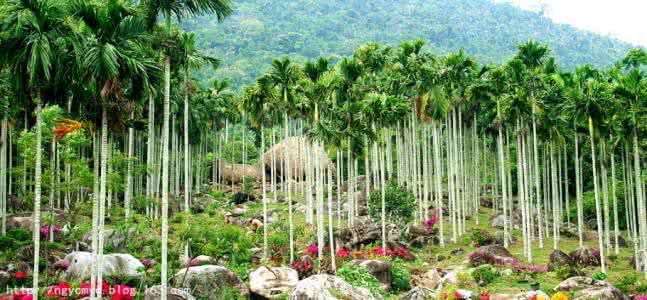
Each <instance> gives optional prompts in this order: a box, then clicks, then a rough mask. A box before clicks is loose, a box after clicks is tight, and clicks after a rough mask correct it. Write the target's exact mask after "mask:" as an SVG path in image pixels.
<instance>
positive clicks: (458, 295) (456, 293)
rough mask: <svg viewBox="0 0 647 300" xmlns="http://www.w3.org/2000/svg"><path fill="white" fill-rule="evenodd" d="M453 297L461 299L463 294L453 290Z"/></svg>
mask: <svg viewBox="0 0 647 300" xmlns="http://www.w3.org/2000/svg"><path fill="white" fill-rule="evenodd" d="M454 298H456V299H463V295H461V293H459V292H458V291H454Z"/></svg>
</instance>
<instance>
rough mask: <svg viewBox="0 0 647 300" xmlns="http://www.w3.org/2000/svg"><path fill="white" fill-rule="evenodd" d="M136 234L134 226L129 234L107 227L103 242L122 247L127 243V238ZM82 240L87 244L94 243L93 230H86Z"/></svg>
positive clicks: (117, 247) (106, 244)
mask: <svg viewBox="0 0 647 300" xmlns="http://www.w3.org/2000/svg"><path fill="white" fill-rule="evenodd" d="M134 234H135V229H134V228H131V229H129V230H128V233H127V234H124V233H122V232H121V231H117V230H114V229H106V230H104V231H103V244H104V245H105V246H110V247H112V248H113V249H121V248H122V247H123V246H124V245H125V241H126V239H127V238H128V237H130V236H133V235H134ZM82 241H83V242H84V243H86V244H87V245H92V231H88V232H86V233H85V234H84V235H83V238H82ZM90 248H91V247H90ZM89 250H92V249H89Z"/></svg>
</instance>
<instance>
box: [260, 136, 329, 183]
mask: <svg viewBox="0 0 647 300" xmlns="http://www.w3.org/2000/svg"><path fill="white" fill-rule="evenodd" d="M286 151H287V156H286ZM272 152H274V156H275V161H276V168H275V170H276V174H277V176H280V175H281V170H282V168H281V165H282V164H284V163H285V161H286V158H287V157H289V164H290V169H291V173H290V176H291V177H292V178H303V177H304V176H305V164H304V162H305V160H306V157H315V159H317V158H318V159H319V160H320V162H321V167H322V168H323V169H324V171H326V170H327V169H328V168H331V169H332V170H333V174H335V172H334V169H335V164H334V163H333V162H332V161H331V160H330V158H328V154H327V153H326V151H325V150H324V148H323V147H314V146H311V145H310V144H309V142H308V140H307V139H306V138H305V137H302V136H294V137H289V138H287V139H284V140H282V141H281V142H279V143H278V144H276V145H274V146H273V147H272V148H270V149H269V150H268V151H267V152H265V154H263V159H262V161H263V166H264V170H265V174H271V172H270V170H271V169H272ZM306 153H308V155H306ZM267 179H268V180H269V177H268V178H267Z"/></svg>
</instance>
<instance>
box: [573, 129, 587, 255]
mask: <svg viewBox="0 0 647 300" xmlns="http://www.w3.org/2000/svg"><path fill="white" fill-rule="evenodd" d="M575 129H576V130H574V134H573V135H574V140H575V157H574V158H573V163H574V164H575V202H576V203H577V234H578V237H579V240H580V248H582V247H584V230H583V228H584V213H583V209H584V208H583V206H584V205H583V203H582V177H581V173H580V172H581V171H580V150H579V147H580V142H579V141H578V135H577V128H575Z"/></svg>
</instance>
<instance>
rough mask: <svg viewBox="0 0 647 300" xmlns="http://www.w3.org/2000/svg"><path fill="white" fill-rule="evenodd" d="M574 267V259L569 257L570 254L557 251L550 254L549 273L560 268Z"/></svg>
mask: <svg viewBox="0 0 647 300" xmlns="http://www.w3.org/2000/svg"><path fill="white" fill-rule="evenodd" d="M573 265H574V263H573V259H572V258H571V257H570V256H568V254H566V253H564V252H562V251H559V250H557V249H555V250H553V252H552V253H550V257H549V262H548V270H549V271H555V270H556V269H558V268H560V267H568V268H572V267H573Z"/></svg>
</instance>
